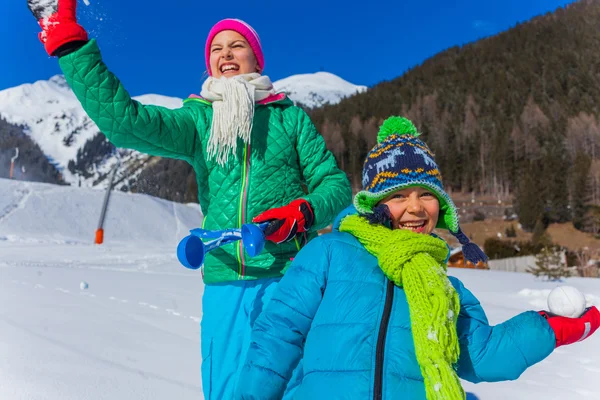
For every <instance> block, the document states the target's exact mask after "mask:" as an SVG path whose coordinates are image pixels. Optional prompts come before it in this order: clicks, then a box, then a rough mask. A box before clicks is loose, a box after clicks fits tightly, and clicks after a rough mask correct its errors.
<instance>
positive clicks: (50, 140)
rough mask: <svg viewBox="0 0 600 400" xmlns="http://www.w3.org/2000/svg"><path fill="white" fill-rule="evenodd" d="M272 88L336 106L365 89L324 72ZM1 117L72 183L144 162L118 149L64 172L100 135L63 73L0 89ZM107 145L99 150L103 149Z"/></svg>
mask: <svg viewBox="0 0 600 400" xmlns="http://www.w3.org/2000/svg"><path fill="white" fill-rule="evenodd" d="M274 87H275V89H277V90H278V91H284V92H286V93H288V95H289V97H290V98H291V99H292V100H293V101H294V102H296V103H301V104H302V105H304V106H308V107H316V106H320V105H323V104H326V103H330V104H333V103H337V102H339V101H340V100H341V99H342V98H344V97H347V96H351V95H352V94H354V93H357V92H361V91H364V90H366V87H365V86H356V85H353V84H351V83H349V82H347V81H345V80H343V79H341V78H340V77H338V76H336V75H333V74H329V73H326V72H317V73H315V74H302V75H294V76H291V77H288V78H285V79H282V80H279V81H276V82H274ZM134 99H135V100H137V101H139V102H141V103H143V104H153V105H158V106H163V107H166V108H170V109H175V108H179V107H181V106H182V104H183V102H182V99H180V98H177V97H168V96H162V95H159V94H145V95H141V96H135V97H134ZM0 118H4V119H5V120H6V121H7V122H9V123H11V124H14V125H19V126H22V127H24V129H25V132H26V133H27V134H28V135H29V136H30V137H31V138H32V139H33V141H34V142H36V143H37V144H38V145H39V146H40V148H41V150H42V151H43V153H44V154H45V155H46V157H48V158H49V159H50V160H51V161H52V163H54V164H55V165H56V166H57V167H58V168H59V170H60V171H61V173H62V175H63V179H64V180H65V181H66V182H68V183H71V184H80V185H82V186H88V187H89V186H95V185H98V184H100V185H101V186H103V185H105V183H104V181H103V177H105V176H106V175H107V173H108V172H109V171H110V169H111V168H112V167H113V166H114V165H115V163H116V162H117V160H118V159H119V160H120V161H121V162H122V165H121V167H120V171H119V172H121V173H122V174H123V175H125V174H127V175H129V176H131V174H132V172H131V171H128V172H125V170H128V169H130V170H131V169H136V170H137V171H138V173H139V171H140V168H139V166H140V165H141V164H143V163H144V161H145V160H146V159H147V158H148V156H146V155H144V154H141V153H138V152H135V151H131V150H123V149H119V150H118V152H117V154H108V153H107V154H103V153H100V154H97V155H95V157H88V158H93V159H94V160H96V161H94V163H93V164H92V165H88V164H89V163H90V162H88V163H87V164H85V165H80V164H81V163H80V164H75V165H71V168H69V163H70V162H71V164H74V163H75V161H76V159H77V154H78V152H80V153H81V152H85V151H89V149H86V150H84V146H85V144H86V143H88V142H90V141H91V140H93V139H94V138H95V137H96V136H97V135H98V134H100V130H99V129H98V127H97V126H96V124H95V123H94V122H93V121H92V120H91V119H90V118H89V117H88V116H87V115H86V113H85V111H84V110H83V108H82V107H81V105H80V103H79V101H78V100H77V98H76V97H75V94H74V93H73V92H72V90H71V89H70V88H69V86H68V84H67V82H66V81H65V78H64V77H63V76H62V75H56V76H53V77H52V78H50V79H49V80H40V81H37V82H34V83H26V84H23V85H19V86H16V87H13V88H9V89H5V90H1V91H0ZM96 139H98V138H96ZM88 147H89V146H88ZM106 147H107V146H105V149H104V150H102V151H107V149H106ZM92 150H93V151H95V150H96V149H92ZM99 151H100V150H99ZM98 160H99V161H98ZM132 165H136V167H135V168H133V167H132Z"/></svg>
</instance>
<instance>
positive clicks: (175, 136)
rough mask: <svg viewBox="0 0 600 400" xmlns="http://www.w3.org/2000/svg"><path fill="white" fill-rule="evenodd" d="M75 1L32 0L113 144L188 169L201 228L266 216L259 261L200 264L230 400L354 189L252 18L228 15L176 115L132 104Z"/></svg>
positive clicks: (215, 259)
mask: <svg viewBox="0 0 600 400" xmlns="http://www.w3.org/2000/svg"><path fill="white" fill-rule="evenodd" d="M76 4H77V1H76V0H28V5H29V8H30V9H31V11H32V12H33V14H34V16H35V17H36V18H37V20H38V22H39V24H40V26H41V28H42V32H41V33H40V40H41V41H42V43H43V44H44V47H45V49H46V51H47V53H48V54H49V55H51V56H57V57H58V59H59V63H60V66H61V68H62V70H63V73H64V75H65V78H66V80H67V82H68V83H69V85H70V86H71V88H72V89H73V92H74V93H75V95H76V96H77V98H78V99H79V100H80V101H81V104H82V106H83V108H84V109H85V111H86V112H87V114H88V115H89V117H90V118H91V119H92V120H93V121H94V122H95V123H96V124H97V125H98V127H99V128H100V130H101V131H102V132H103V133H104V134H105V135H106V137H107V138H108V139H109V140H110V141H111V142H112V143H113V144H114V145H116V146H118V147H125V148H131V149H135V150H138V151H141V152H145V153H148V154H151V155H155V156H162V157H172V158H177V159H181V160H185V161H187V162H189V163H190V164H191V165H192V166H193V167H194V170H195V172H196V179H197V182H198V198H199V201H200V207H201V209H202V213H203V215H204V221H203V225H204V228H205V229H210V230H216V229H226V228H239V227H241V226H242V224H245V223H249V222H264V221H271V224H270V225H269V226H270V227H271V229H270V230H269V231H268V232H266V233H267V239H268V240H269V242H268V243H267V244H266V245H265V249H264V251H263V252H262V253H261V254H260V255H258V256H256V257H254V258H249V257H248V255H247V253H245V251H244V247H243V243H242V242H241V241H239V242H238V243H237V244H228V245H225V246H223V247H221V248H219V249H216V250H214V251H211V252H210V253H208V254H207V255H206V258H205V260H204V266H203V277H204V282H205V288H204V294H203V300H202V303H203V304H202V308H203V318H202V323H201V341H202V381H203V391H204V397H205V399H219V400H221V399H228V398H232V396H233V389H234V387H235V385H236V383H237V382H236V381H237V376H238V370H239V367H238V364H241V360H243V359H244V358H245V352H246V350H247V347H248V343H249V334H250V331H251V328H252V325H253V323H254V320H255V319H256V317H257V316H258V315H259V314H260V312H261V310H262V309H263V307H264V305H265V303H266V302H267V301H268V300H269V299H270V296H271V292H272V290H273V288H274V286H275V284H276V283H277V282H278V281H279V279H280V277H281V276H282V273H283V270H284V269H285V268H286V267H287V266H288V265H289V264H290V262H291V259H292V258H293V257H294V256H295V255H296V253H297V252H298V251H299V250H300V248H301V247H302V245H303V244H304V243H306V241H308V240H310V239H311V238H312V237H314V236H316V234H317V230H319V229H321V228H324V227H325V226H327V225H329V224H330V223H331V222H332V220H333V218H334V217H335V215H336V214H337V213H338V212H339V211H341V210H342V209H343V208H344V207H345V206H346V205H348V204H349V203H350V201H351V195H352V193H351V189H350V184H349V182H348V180H347V178H346V176H345V174H344V173H343V172H342V171H341V170H340V169H338V167H337V165H336V161H335V158H334V157H333V155H332V154H331V153H330V152H329V151H328V150H327V148H326V146H325V141H324V140H323V138H322V136H321V135H320V134H319V133H318V132H317V130H316V129H315V127H314V125H313V124H312V122H311V121H310V119H309V117H308V116H307V114H306V113H305V112H304V111H303V110H302V109H300V108H298V107H296V106H294V105H293V104H292V102H291V101H290V100H289V99H287V98H286V96H285V95H284V94H279V93H276V92H275V90H274V89H273V85H272V84H271V81H270V80H269V78H268V77H267V76H265V75H262V72H263V70H264V66H265V60H264V56H263V52H262V48H261V43H260V39H259V37H258V35H257V34H256V32H255V31H254V30H253V29H252V27H250V26H249V25H248V24H246V23H245V22H243V21H240V20H234V19H227V20H223V21H220V22H219V23H217V24H216V25H215V26H214V27H213V28H212V29H211V31H210V32H209V35H208V39H207V42H206V49H205V56H206V67H207V71H208V74H209V78H208V79H207V80H206V81H205V82H204V84H203V86H202V92H201V95H200V96H191V97H189V98H188V99H186V100H185V101H184V105H183V107H182V108H180V109H177V110H169V109H166V108H163V107H159V106H147V105H142V104H140V103H138V102H136V101H135V100H132V99H131V97H130V95H129V93H127V91H126V90H125V88H124V87H123V85H122V84H121V82H120V81H119V80H118V79H117V77H116V76H115V75H113V74H112V73H111V72H110V71H109V70H108V68H107V67H106V65H105V64H104V63H103V62H102V58H101V55H100V51H99V49H98V45H97V44H96V41H95V40H93V39H92V40H88V35H87V33H86V31H85V29H84V28H83V27H82V26H81V25H79V24H78V23H77V18H76Z"/></svg>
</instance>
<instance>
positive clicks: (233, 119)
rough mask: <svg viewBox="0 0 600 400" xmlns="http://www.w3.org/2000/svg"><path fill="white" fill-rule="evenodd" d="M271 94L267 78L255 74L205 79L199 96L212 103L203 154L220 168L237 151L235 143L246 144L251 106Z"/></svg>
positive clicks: (252, 118) (250, 127)
mask: <svg viewBox="0 0 600 400" xmlns="http://www.w3.org/2000/svg"><path fill="white" fill-rule="evenodd" d="M273 94H275V90H274V89H273V84H272V83H271V80H270V79H269V77H268V76H262V75H260V74H257V73H252V74H243V75H236V76H233V77H231V78H225V77H221V78H220V79H217V78H213V77H212V76H211V77H209V78H208V79H207V80H206V81H205V82H204V84H203V85H202V92H201V93H200V95H201V96H202V97H204V98H205V99H206V100H208V101H211V102H212V107H213V118H212V125H211V127H210V138H209V139H208V146H207V153H208V157H209V158H216V160H217V162H218V163H219V165H221V166H223V165H225V163H226V162H227V159H228V158H229V156H230V155H231V154H235V152H236V150H237V140H238V138H240V139H242V140H243V142H244V143H245V144H247V143H249V142H250V133H251V132H252V121H253V120H254V104H255V103H256V102H259V101H261V100H264V99H266V98H267V97H269V96H271V95H273Z"/></svg>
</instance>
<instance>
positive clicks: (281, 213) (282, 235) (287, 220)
mask: <svg viewBox="0 0 600 400" xmlns="http://www.w3.org/2000/svg"><path fill="white" fill-rule="evenodd" d="M314 219H315V217H314V213H313V210H312V208H311V206H310V204H308V202H307V201H306V200H304V199H298V200H294V201H292V202H291V203H290V204H288V205H287V206H283V207H279V208H272V209H270V210H267V211H265V212H264V213H262V214H260V215H258V216H256V217H255V218H254V219H253V220H252V222H256V223H260V222H266V221H274V222H273V223H271V224H269V227H268V228H267V230H266V231H265V237H266V238H267V240H270V241H272V242H275V243H283V242H287V241H289V240H292V239H293V238H294V237H295V236H296V234H298V233H302V232H306V231H307V230H309V229H310V227H311V226H312V224H313V221H314Z"/></svg>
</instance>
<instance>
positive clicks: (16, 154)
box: [9, 147, 19, 179]
mask: <svg viewBox="0 0 600 400" xmlns="http://www.w3.org/2000/svg"><path fill="white" fill-rule="evenodd" d="M17 158H19V148H18V147H16V148H15V155H14V156H13V157H12V158H11V159H10V173H9V178H10V179H13V172H14V170H15V160H16V159H17Z"/></svg>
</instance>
